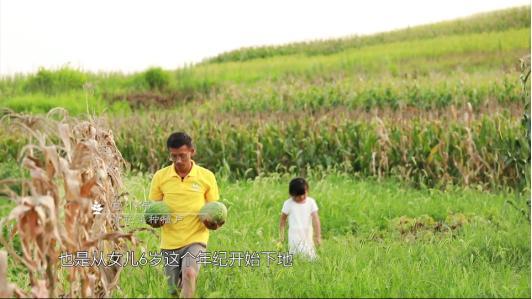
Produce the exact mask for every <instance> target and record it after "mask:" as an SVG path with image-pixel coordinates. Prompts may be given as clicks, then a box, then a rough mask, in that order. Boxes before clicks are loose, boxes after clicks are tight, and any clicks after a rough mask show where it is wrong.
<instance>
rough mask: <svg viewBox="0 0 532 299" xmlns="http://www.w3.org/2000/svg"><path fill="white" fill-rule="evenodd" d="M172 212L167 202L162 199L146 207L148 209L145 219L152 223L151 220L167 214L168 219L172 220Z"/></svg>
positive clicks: (159, 218) (145, 212)
mask: <svg viewBox="0 0 532 299" xmlns="http://www.w3.org/2000/svg"><path fill="white" fill-rule="evenodd" d="M171 213H172V210H171V209H170V207H169V206H168V205H167V204H165V203H164V202H162V201H156V202H153V203H151V204H150V205H149V206H148V208H147V209H146V211H144V219H145V220H146V223H150V222H151V220H153V221H155V220H161V218H162V217H163V216H166V218H167V219H168V221H170V220H171V219H170V214H171ZM163 219H164V218H163Z"/></svg>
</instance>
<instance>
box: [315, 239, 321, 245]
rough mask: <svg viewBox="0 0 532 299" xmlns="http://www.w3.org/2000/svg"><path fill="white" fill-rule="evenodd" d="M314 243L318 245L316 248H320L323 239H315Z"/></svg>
mask: <svg viewBox="0 0 532 299" xmlns="http://www.w3.org/2000/svg"><path fill="white" fill-rule="evenodd" d="M314 243H316V246H320V245H321V237H316V238H314Z"/></svg>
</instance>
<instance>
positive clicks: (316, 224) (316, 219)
mask: <svg viewBox="0 0 532 299" xmlns="http://www.w3.org/2000/svg"><path fill="white" fill-rule="evenodd" d="M311 215H312V227H313V229H314V242H315V243H316V245H321V224H320V216H318V212H313V213H312V214H311Z"/></svg>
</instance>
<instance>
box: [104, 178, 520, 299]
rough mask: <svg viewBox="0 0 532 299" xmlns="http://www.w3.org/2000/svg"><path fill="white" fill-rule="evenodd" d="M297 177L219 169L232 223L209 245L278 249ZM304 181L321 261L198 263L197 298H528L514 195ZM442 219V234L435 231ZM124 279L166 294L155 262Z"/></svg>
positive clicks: (141, 185)
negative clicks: (243, 175) (317, 225)
mask: <svg viewBox="0 0 532 299" xmlns="http://www.w3.org/2000/svg"><path fill="white" fill-rule="evenodd" d="M293 175H297V174H295V173H294V174H287V175H280V174H276V175H273V176H269V177H262V178H259V179H255V180H252V181H239V182H231V181H227V180H225V179H223V178H222V177H220V176H218V179H219V183H220V188H221V195H222V200H223V201H224V202H225V203H226V205H227V206H228V210H229V212H228V220H227V222H226V224H225V225H224V227H222V228H221V229H220V230H218V231H215V232H212V233H211V237H210V241H209V245H208V251H210V252H211V253H212V252H215V251H218V252H220V251H226V252H232V251H233V252H234V251H243V252H245V251H248V252H261V251H275V252H277V250H276V249H275V240H276V239H277V238H278V217H279V214H280V209H281V206H282V202H283V201H284V200H285V199H286V198H288V194H287V193H288V191H287V190H288V188H287V183H288V181H289V179H290V178H291V177H292V176H293ZM308 179H309V182H310V196H312V197H314V198H316V200H317V202H318V205H319V209H320V210H319V214H320V218H321V223H322V230H323V234H322V235H323V246H322V248H320V249H319V256H320V259H319V260H318V261H317V262H315V263H309V262H306V261H304V260H302V259H299V258H296V259H295V260H294V261H293V264H292V266H291V267H283V266H282V265H277V264H273V263H272V265H270V267H268V266H267V264H266V260H265V258H264V256H261V264H260V266H259V267H250V266H247V267H246V266H244V262H243V266H242V267H236V266H234V267H216V266H212V265H202V267H201V270H200V274H199V281H198V284H197V286H198V289H197V296H199V297H202V298H203V297H207V298H208V297H233V298H234V297H263V298H264V297H483V296H485V297H528V296H530V259H529V257H530V226H529V225H528V222H527V221H526V220H525V219H524V218H522V217H521V216H520V215H519V213H518V212H517V211H515V210H514V209H512V208H511V207H510V206H509V205H507V204H506V203H505V200H506V199H507V198H509V197H516V196H517V197H519V196H518V195H517V194H513V193H500V194H487V193H484V192H479V191H477V190H472V189H462V188H457V189H453V190H448V191H447V192H440V191H437V190H428V189H422V190H413V189H410V188H406V187H404V186H402V185H401V184H398V183H397V182H392V181H382V182H375V181H367V180H364V181H362V180H356V179H353V178H348V177H345V176H342V175H335V174H325V173H323V172H315V173H313V174H310V175H309V176H308ZM126 184H127V185H128V187H129V190H130V191H131V194H132V195H134V197H135V198H136V199H137V200H138V201H142V200H145V198H146V197H145V196H146V190H145V189H146V186H147V185H148V184H149V177H139V176H134V177H131V178H130V179H129V180H128V181H127V183H126ZM520 199H522V198H520ZM131 211H136V210H135V209H131ZM398 219H403V220H409V219H410V220H411V219H417V220H418V221H419V220H420V219H426V220H427V221H431V220H432V221H433V223H432V224H431V225H428V226H427V223H428V222H418V223H420V224H419V225H416V226H415V227H416V229H415V230H414V231H412V232H409V233H407V234H402V233H401V229H402V227H401V226H399V225H398V224H397V220H398ZM421 224H424V225H425V226H423V225H421ZM439 225H441V226H442V227H444V229H443V230H442V231H438V230H437V229H434V227H439ZM451 227H454V228H451ZM140 238H141V239H142V240H143V245H142V246H143V247H144V250H145V251H146V252H149V251H157V250H158V247H157V244H158V240H159V234H158V233H155V234H148V233H146V234H144V235H142V236H141V237H140ZM285 246H286V245H285ZM286 249H287V248H286V247H284V248H283V249H282V250H283V251H284V250H286ZM275 262H277V261H275ZM120 286H121V288H120V290H118V291H117V292H116V293H115V294H114V296H116V297H131V296H145V297H165V296H167V293H166V282H165V280H164V275H163V272H162V267H160V266H159V267H142V268H131V267H130V268H129V269H128V271H124V274H123V275H122V276H121V283H120Z"/></svg>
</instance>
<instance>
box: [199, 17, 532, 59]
mask: <svg viewBox="0 0 532 299" xmlns="http://www.w3.org/2000/svg"><path fill="white" fill-rule="evenodd" d="M525 27H530V6H523V7H515V8H510V9H504V10H498V11H493V12H488V13H481V14H476V15H473V16H469V17H466V18H461V19H456V20H450V21H443V22H438V23H435V24H427V25H422V26H415V27H412V28H410V27H409V28H403V29H398V30H393V31H389V32H382V33H378V34H372V35H367V36H353V37H345V38H339V39H328V40H316V41H310V42H300V43H290V44H287V45H278V46H266V47H253V48H243V49H238V50H234V51H230V52H227V53H222V54H219V55H217V56H215V57H213V58H210V59H207V60H206V63H212V62H228V61H247V60H252V59H260V58H266V57H273V56H284V55H293V54H296V53H300V54H301V53H303V54H305V55H308V56H313V55H328V54H334V53H338V52H342V51H345V50H346V49H352V48H361V47H365V46H371V45H375V44H387V43H393V42H397V41H412V40H419V39H426V38H433V37H436V36H449V35H460V34H469V33H483V32H495V31H504V30H508V29H513V28H525Z"/></svg>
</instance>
